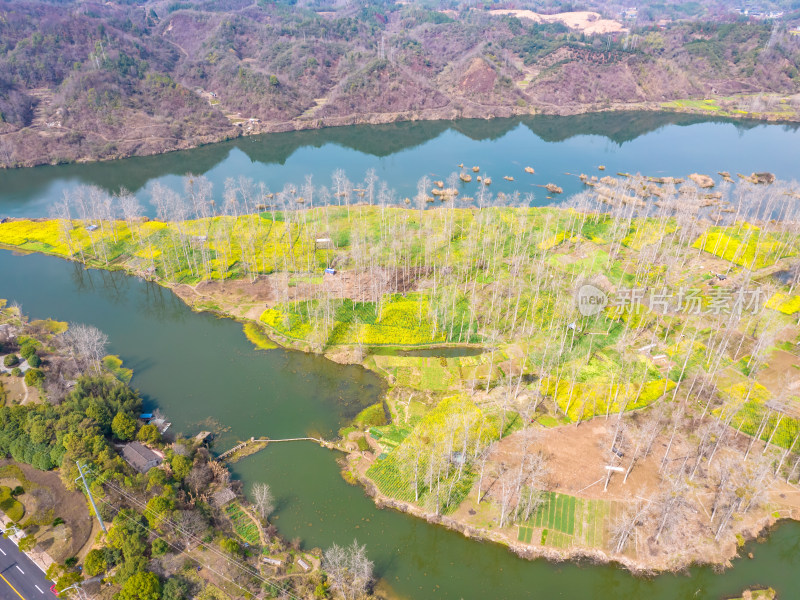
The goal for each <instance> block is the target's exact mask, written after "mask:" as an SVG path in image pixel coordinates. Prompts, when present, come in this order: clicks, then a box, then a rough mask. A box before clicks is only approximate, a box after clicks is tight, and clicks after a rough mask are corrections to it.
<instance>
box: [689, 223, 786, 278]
mask: <svg viewBox="0 0 800 600" xmlns="http://www.w3.org/2000/svg"><path fill="white" fill-rule="evenodd" d="M795 242H796V240H795ZM692 246H693V247H694V248H698V249H701V250H703V251H705V252H708V253H710V254H713V255H714V256H718V257H720V258H723V259H725V260H727V261H729V262H732V263H733V264H735V265H740V266H744V267H747V268H751V269H761V268H763V267H766V266H769V265H771V264H773V263H775V261H777V260H779V259H781V258H786V257H787V256H794V255H796V254H797V250H796V249H795V248H794V247H792V246H791V245H787V244H785V243H784V242H783V241H782V240H779V239H777V238H776V237H775V236H773V235H772V234H770V233H764V232H762V231H761V230H760V228H758V227H756V226H754V225H749V224H748V223H741V224H737V225H732V226H730V227H712V228H711V229H710V230H709V231H708V232H706V233H705V234H703V235H702V236H700V237H699V238H698V239H697V241H695V243H694V244H693V245H692Z"/></svg>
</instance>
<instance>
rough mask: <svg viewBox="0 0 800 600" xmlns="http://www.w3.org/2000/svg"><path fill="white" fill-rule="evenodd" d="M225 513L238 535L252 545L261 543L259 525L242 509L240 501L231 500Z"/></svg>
mask: <svg viewBox="0 0 800 600" xmlns="http://www.w3.org/2000/svg"><path fill="white" fill-rule="evenodd" d="M225 514H226V515H227V516H228V518H229V519H230V520H231V523H232V524H233V530H234V531H235V532H236V535H238V536H239V537H240V538H242V539H243V540H244V541H245V542H247V543H248V544H249V545H251V546H257V545H258V544H259V543H260V541H261V540H260V538H259V535H258V525H256V524H255V523H254V522H253V519H251V518H250V517H249V516H248V515H247V514H246V513H245V512H244V511H243V510H242V508H241V507H240V506H239V503H238V502H231V503H230V504H229V505H228V506H226V507H225Z"/></svg>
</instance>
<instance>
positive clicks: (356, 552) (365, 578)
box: [322, 540, 373, 600]
mask: <svg viewBox="0 0 800 600" xmlns="http://www.w3.org/2000/svg"><path fill="white" fill-rule="evenodd" d="M322 567H323V569H324V570H325V572H326V573H327V574H328V578H329V579H330V582H331V589H333V590H334V591H335V592H336V593H337V594H338V595H339V596H340V597H341V598H344V599H345V600H353V599H355V598H361V597H363V596H364V595H365V594H366V593H367V587H368V586H369V584H370V581H372V568H373V564H372V561H371V560H369V559H368V558H367V553H366V546H359V545H358V540H353V543H352V544H351V545H350V546H346V547H342V546H338V545H336V544H334V545H333V546H331V547H330V548H328V549H327V550H326V551H325V554H324V555H323V557H322Z"/></svg>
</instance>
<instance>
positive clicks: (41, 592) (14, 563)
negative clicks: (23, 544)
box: [0, 537, 55, 600]
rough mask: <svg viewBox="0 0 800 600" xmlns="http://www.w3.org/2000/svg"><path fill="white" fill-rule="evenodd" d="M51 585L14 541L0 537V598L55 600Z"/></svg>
mask: <svg viewBox="0 0 800 600" xmlns="http://www.w3.org/2000/svg"><path fill="white" fill-rule="evenodd" d="M51 585H53V582H52V581H49V580H48V579H47V578H46V577H45V576H44V573H42V570H41V569H40V568H39V567H37V566H36V565H35V564H34V563H33V561H32V560H31V559H30V558H28V557H27V556H26V555H25V554H23V553H22V552H20V551H19V550H17V546H16V544H14V542H12V541H11V540H9V539H5V538H3V537H0V600H55V596H54V595H53V594H52V592H51V591H50V586H51Z"/></svg>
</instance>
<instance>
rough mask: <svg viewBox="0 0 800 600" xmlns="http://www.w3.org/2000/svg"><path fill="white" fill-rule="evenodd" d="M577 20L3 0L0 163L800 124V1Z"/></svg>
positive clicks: (402, 7) (232, 4)
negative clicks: (563, 127) (296, 140)
mask: <svg viewBox="0 0 800 600" xmlns="http://www.w3.org/2000/svg"><path fill="white" fill-rule="evenodd" d="M426 6H435V4H430V5H426ZM508 12H512V13H514V14H506V13H508ZM551 12H552V10H551ZM569 14H571V15H582V16H581V17H580V18H577V20H576V19H571V18H570V19H566V17H563V18H562V17H559V16H558V15H545V16H544V17H542V16H541V15H539V14H538V13H532V12H530V11H502V10H491V11H490V10H484V9H476V8H470V7H467V6H466V5H458V6H457V7H456V8H455V9H454V8H452V7H450V6H449V5H448V7H445V6H444V5H442V7H441V8H440V9H433V8H425V7H423V6H422V5H418V4H414V3H403V4H399V3H398V4H396V3H394V2H381V1H378V2H370V3H366V4H365V3H360V4H359V3H351V4H348V5H347V6H338V5H336V6H335V7H333V8H316V9H313V10H312V9H311V8H303V7H300V6H297V5H294V6H289V5H286V4H284V3H267V2H255V3H251V2H240V1H237V0H223V1H215V2H211V1H203V0H198V1H194V2H170V3H166V2H151V1H148V0H144V1H141V0H140V1H133V0H131V1H128V2H105V3H100V2H83V1H81V2H71V1H67V2H53V3H45V2H34V1H28V0H25V1H19V2H17V1H15V2H9V1H4V2H0V164H1V165H4V166H24V165H34V164H42V163H55V162H64V161H75V160H97V159H107V158H114V157H120V156H129V155H135V154H154V153H159V152H163V151H167V150H173V149H178V148H185V147H189V146H194V145H197V144H202V143H207V142H212V141H217V140H221V139H225V138H229V137H232V136H238V135H241V134H247V133H256V132H259V131H276V130H287V129H304V128H316V127H322V126H328V125H342V124H352V123H363V122H390V121H396V120H415V119H442V118H445V119H451V118H458V117H489V116H510V115H512V114H528V113H534V112H549V113H559V114H561V113H576V112H586V111H590V110H615V109H619V108H625V107H628V108H630V107H637V108H648V109H662V108H670V109H677V110H683V111H699V112H704V113H710V114H721V115H728V116H751V117H758V118H770V119H795V118H797V114H798V113H797V110H798V105H799V104H800V99H799V98H798V96H796V94H797V92H798V89H799V86H800V74H798V70H797V65H798V64H800V36H798V35H794V34H792V31H793V29H792V27H796V24H795V25H793V23H795V21H796V20H797V18H796V15H794V14H793V13H787V14H786V15H785V16H784V17H783V18H782V19H781V20H780V21H774V22H773V21H754V20H751V21H748V20H746V19H744V18H743V17H742V18H739V20H734V18H733V17H732V16H729V17H719V16H716V17H715V21H714V22H700V21H693V22H690V21H677V20H676V21H672V20H661V21H659V22H658V23H654V22H651V21H644V20H642V21H630V22H629V21H617V20H614V19H610V18H606V17H608V16H613V15H599V14H597V13H589V12H585V13H569ZM710 14H711V13H709V15H710ZM565 19H566V20H565ZM793 19H794V20H793ZM726 20H727V21H728V22H726ZM709 99H711V102H710V103H709V102H704V100H709ZM665 103H668V104H665Z"/></svg>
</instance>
